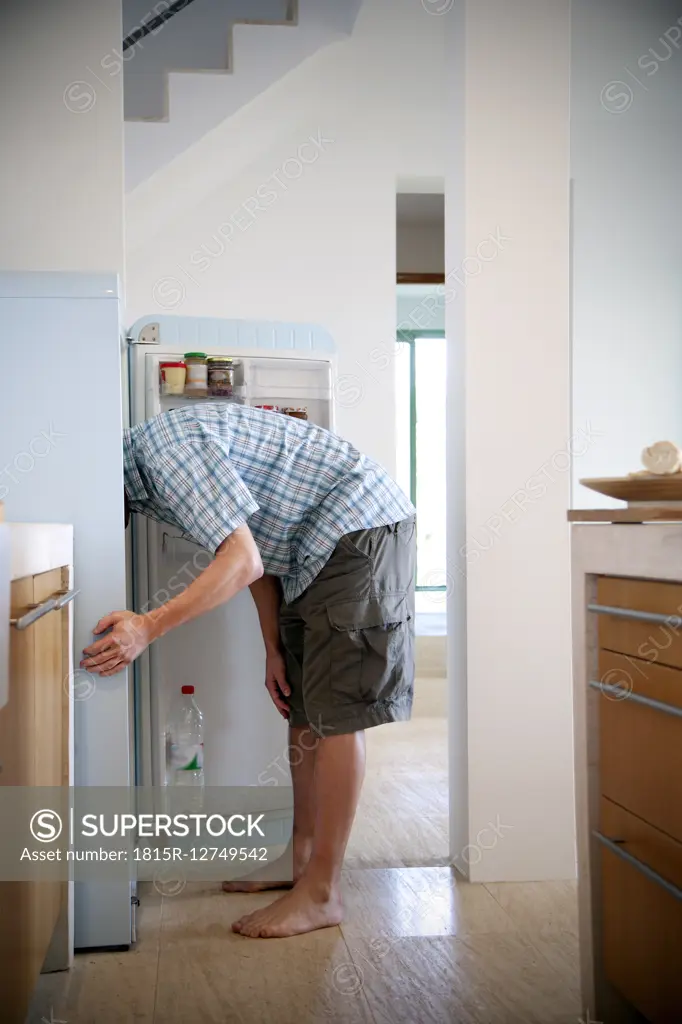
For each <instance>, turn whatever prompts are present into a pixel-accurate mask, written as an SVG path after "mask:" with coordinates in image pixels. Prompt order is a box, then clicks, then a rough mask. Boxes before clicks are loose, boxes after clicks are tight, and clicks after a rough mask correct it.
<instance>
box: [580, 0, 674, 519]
mask: <svg viewBox="0 0 682 1024" xmlns="http://www.w3.org/2000/svg"><path fill="white" fill-rule="evenodd" d="M681 14H682V11H681V10H680V8H679V5H678V4H675V3H673V2H672V0H602V2H601V3H598V4H595V3H593V2H590V0H574V3H573V42H572V50H573V55H572V67H573V76H572V88H571V108H572V136H571V173H572V177H573V179H574V185H573V190H574V200H573V204H574V209H573V395H574V400H573V416H574V422H575V424H576V425H580V424H585V423H587V422H590V423H591V424H592V428H593V430H594V432H595V434H596V432H599V434H600V435H601V436H599V437H598V438H596V443H595V444H594V445H593V446H592V447H591V448H590V450H589V451H588V452H587V453H586V454H585V456H584V457H582V458H580V459H578V460H576V464H575V481H576V491H575V499H574V504H575V505H576V506H578V507H588V508H594V507H599V506H602V505H609V504H613V502H611V501H610V500H609V499H608V498H602V497H600V496H599V495H598V494H596V493H595V492H593V491H589V490H587V489H586V488H583V487H580V485H579V484H578V481H579V479H580V478H581V477H591V476H620V475H624V474H626V473H628V472H630V471H632V470H636V469H638V468H640V462H639V459H640V453H641V450H642V448H643V447H644V446H645V445H647V444H650V443H652V442H653V441H657V440H662V439H664V438H670V439H671V440H674V441H676V442H677V443H678V444H682V400H681V389H682V231H681V230H680V227H681V224H682V212H681V208H680V201H679V196H680V182H681V181H682V103H680V96H682V52H681V50H682V27H681V26H682V21H681V20H680V15H681ZM666 33H667V36H666Z"/></svg>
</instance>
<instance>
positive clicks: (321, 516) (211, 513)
mask: <svg viewBox="0 0 682 1024" xmlns="http://www.w3.org/2000/svg"><path fill="white" fill-rule="evenodd" d="M123 462H124V474H125V487H126V492H127V495H128V501H129V502H130V507H131V509H132V511H133V512H141V513H142V514H143V515H145V516H149V517H151V518H152V519H156V520H158V521H160V522H163V523H168V524H170V525H173V526H176V527H177V528H178V529H180V530H182V532H183V534H184V535H185V536H186V537H188V538H189V539H190V540H193V541H194V542H195V543H197V544H199V545H201V546H202V547H204V548H206V549H208V550H209V551H210V552H211V553H215V551H216V549H217V548H218V547H219V546H220V544H221V543H222V542H223V541H224V540H225V538H226V537H227V536H228V535H229V534H231V533H232V532H233V531H234V530H236V529H237V527H238V526H241V525H242V524H243V523H248V525H249V527H250V529H251V532H252V533H253V536H254V539H255V541H256V544H257V545H258V549H259V551H260V555H261V558H262V561H263V567H264V569H265V572H266V573H267V574H268V575H270V576H278V577H280V579H281V580H282V588H283V591H284V599H285V601H287V602H291V601H293V600H294V599H295V598H296V597H298V596H299V595H300V594H302V593H303V591H304V590H305V589H306V587H308V586H309V585H310V584H311V583H312V581H313V580H314V579H315V577H316V576H317V574H318V573H319V572H320V570H321V569H322V567H323V566H324V565H325V563H326V562H327V561H328V559H329V557H330V556H331V554H332V552H333V550H334V548H335V547H336V544H337V543H338V541H339V539H340V538H341V537H342V536H343V535H344V534H346V533H350V532H352V531H353V530H361V529H367V528H369V527H373V526H386V525H390V524H391V523H397V522H400V520H402V519H406V518H407V517H408V516H410V515H414V512H415V509H414V506H413V505H412V504H411V502H410V501H408V499H407V498H406V497H405V495H404V494H403V492H402V491H401V490H400V488H399V487H398V486H397V484H395V483H394V482H393V481H392V480H391V478H390V477H389V476H388V474H387V473H386V472H385V470H384V469H382V467H381V466H379V465H378V464H377V463H376V462H372V461H371V460H370V459H368V458H366V457H365V456H364V455H361V454H360V452H358V451H357V450H356V449H355V448H354V447H353V446H352V445H351V444H349V443H348V442H347V441H344V440H342V439H341V438H340V437H338V436H337V435H336V434H332V433H330V432H329V431H327V430H323V429H322V428H321V427H316V426H313V425H312V424H310V423H306V422H304V421H301V420H296V419H294V418H292V417H289V416H285V415H282V414H279V413H276V412H269V411H263V410H259V409H250V408H248V407H246V406H242V405H238V404H236V403H222V402H221V403H210V404H209V403H205V404H201V405H194V406H189V407H187V408H184V409H173V410H171V411H169V412H165V413H161V414H160V415H158V416H155V417H154V418H153V419H150V420H147V422H145V423H140V424H139V425H138V426H135V427H132V428H131V429H128V430H125V431H124V434H123Z"/></svg>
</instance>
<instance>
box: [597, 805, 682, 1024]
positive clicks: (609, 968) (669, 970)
mask: <svg viewBox="0 0 682 1024" xmlns="http://www.w3.org/2000/svg"><path fill="white" fill-rule="evenodd" d="M602 829H603V830H604V834H605V835H606V836H607V839H609V838H610V839H614V838H616V839H618V838H625V839H626V842H625V843H623V844H618V845H617V846H616V847H615V848H614V847H606V846H605V847H603V849H602V924H603V933H602V934H603V956H604V972H605V974H606V977H607V978H608V980H609V981H610V982H611V984H613V985H614V986H615V987H616V988H617V989H618V990H619V991H620V992H621V993H622V994H623V995H624V996H625V998H626V999H627V1000H629V1002H630V1003H632V1005H633V1006H635V1007H636V1008H637V1009H638V1010H639V1011H640V1012H641V1013H642V1014H644V1016H645V1017H646V1019H647V1020H649V1021H651V1022H652V1024H679V1021H680V1020H681V1019H682V971H681V970H680V958H681V957H682V889H680V887H679V886H677V891H676V892H675V891H674V886H675V883H674V881H673V877H672V876H676V877H677V879H678V881H679V877H680V874H682V846H679V844H677V843H674V841H673V840H671V839H669V838H668V837H666V836H662V835H660V834H657V833H656V830H654V829H652V828H651V827H650V826H647V825H646V824H644V823H642V822H637V821H636V820H634V819H633V818H632V816H630V815H628V814H627V812H624V811H623V810H622V809H620V808H617V807H615V806H614V805H609V803H608V802H607V801H602ZM678 847H679V848H678ZM619 850H624V851H625V856H626V857H627V855H628V854H630V855H631V856H635V857H636V858H637V861H639V862H640V863H641V864H644V865H645V867H648V868H650V869H652V870H653V871H654V872H655V874H654V876H653V877H648V876H647V875H646V874H644V873H643V872H642V870H640V869H639V868H638V867H637V866H636V865H633V864H632V863H631V862H629V861H628V860H626V859H624V858H623V856H622V855H621V854H620V853H619V852H618V851H619ZM645 858H646V859H645ZM655 865H658V868H659V869H664V870H665V871H666V872H667V875H666V874H664V872H663V870H657V868H656V867H655ZM666 883H667V884H666ZM670 883H672V884H673V886H672V889H671V887H669V886H670Z"/></svg>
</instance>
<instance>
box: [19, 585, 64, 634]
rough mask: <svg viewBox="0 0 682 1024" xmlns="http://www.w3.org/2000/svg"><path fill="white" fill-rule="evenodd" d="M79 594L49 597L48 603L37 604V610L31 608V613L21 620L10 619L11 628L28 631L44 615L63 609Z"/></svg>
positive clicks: (27, 613) (23, 616)
mask: <svg viewBox="0 0 682 1024" xmlns="http://www.w3.org/2000/svg"><path fill="white" fill-rule="evenodd" d="M77 593H78V591H77V590H67V591H66V593H65V594H56V595H55V596H54V597H48V598H47V600H46V601H42V602H41V603H40V604H37V605H36V606H35V608H31V610H30V611H29V612H26V614H25V615H22V616H21V618H19V619H10V620H9V624H10V626H14V628H15V629H28V627H29V626H32V625H33V623H34V622H37V621H38V619H42V617H43V615H47V614H48V613H49V612H54V611H58V610H59V609H60V608H63V607H64V606H65V605H67V604H68V603H69V602H70V601H73V599H74V597H75V596H76V594H77Z"/></svg>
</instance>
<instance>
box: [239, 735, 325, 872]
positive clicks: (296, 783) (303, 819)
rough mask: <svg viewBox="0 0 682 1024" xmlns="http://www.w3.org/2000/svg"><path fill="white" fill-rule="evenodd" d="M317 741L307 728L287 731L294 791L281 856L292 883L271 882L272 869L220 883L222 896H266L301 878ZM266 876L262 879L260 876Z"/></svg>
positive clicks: (311, 824)
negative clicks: (288, 830) (289, 827)
mask: <svg viewBox="0 0 682 1024" xmlns="http://www.w3.org/2000/svg"><path fill="white" fill-rule="evenodd" d="M318 743H319V739H318V737H317V736H316V735H315V733H314V732H313V731H312V729H310V728H309V727H308V726H306V727H305V728H297V727H295V726H294V727H292V728H291V729H289V763H290V765H291V782H292V785H293V788H294V829H293V834H292V837H291V840H290V842H289V846H288V847H287V849H286V851H285V853H284V854H283V855H282V862H283V864H287V865H288V864H291V865H292V866H293V881H291V880H285V879H281V880H279V881H277V880H272V870H273V869H272V867H268V869H267V871H263V870H260V871H254V872H253V873H252V874H250V875H249V876H248V877H247V878H243V879H238V880H237V881H234V882H223V890H224V891H225V892H265V891H266V890H268V889H291V888H292V886H293V885H294V883H295V882H297V881H298V879H299V878H300V877H301V875H302V874H303V872H304V871H305V868H306V866H307V864H308V861H309V860H310V855H311V853H312V848H313V832H314V828H315V794H314V778H315V758H316V753H317V746H318ZM264 875H265V876H266V877H265V878H264V877H263V876H264Z"/></svg>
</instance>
